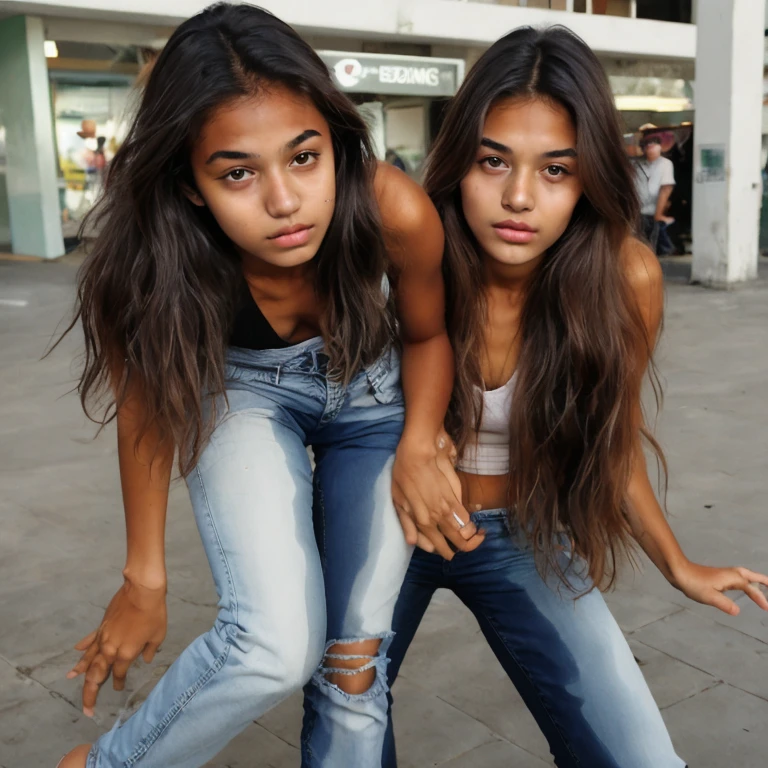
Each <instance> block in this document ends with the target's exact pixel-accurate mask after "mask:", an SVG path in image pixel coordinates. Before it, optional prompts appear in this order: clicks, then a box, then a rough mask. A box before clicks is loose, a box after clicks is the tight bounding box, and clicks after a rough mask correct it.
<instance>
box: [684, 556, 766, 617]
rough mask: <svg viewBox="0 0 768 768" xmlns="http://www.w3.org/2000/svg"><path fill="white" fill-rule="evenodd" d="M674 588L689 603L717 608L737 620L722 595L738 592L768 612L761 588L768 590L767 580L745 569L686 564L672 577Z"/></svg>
mask: <svg viewBox="0 0 768 768" xmlns="http://www.w3.org/2000/svg"><path fill="white" fill-rule="evenodd" d="M674 585H675V586H676V587H677V588H678V589H679V590H680V591H681V592H683V594H685V595H686V596H687V597H690V598H691V600H696V602H699V603H704V604H705V605H711V606H713V607H715V608H719V609H720V610H721V611H723V613H727V614H729V615H730V616H738V615H739V612H740V608H739V606H738V605H736V603H735V602H734V601H733V600H731V599H730V598H729V597H726V596H725V595H724V594H723V592H727V591H729V590H739V591H741V592H744V593H745V594H746V595H747V596H748V597H749V598H751V599H752V600H753V601H754V602H755V603H757V605H758V606H760V608H762V609H763V610H764V611H768V598H766V596H765V594H764V593H763V592H762V590H761V589H760V585H763V586H768V576H764V575H763V574H762V573H756V572H755V571H750V570H749V569H748V568H741V567H736V568H711V567H710V566H707V565H699V564H698V563H686V565H684V566H683V567H682V568H681V569H680V570H678V571H677V572H676V573H675V578H674Z"/></svg>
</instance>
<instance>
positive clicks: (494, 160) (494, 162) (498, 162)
mask: <svg viewBox="0 0 768 768" xmlns="http://www.w3.org/2000/svg"><path fill="white" fill-rule="evenodd" d="M484 162H485V163H486V165H488V167H489V168H501V166H502V165H504V161H503V160H502V159H501V158H500V157H495V156H494V157H486V158H485V161H484Z"/></svg>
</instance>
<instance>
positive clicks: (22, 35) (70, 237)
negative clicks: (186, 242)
mask: <svg viewBox="0 0 768 768" xmlns="http://www.w3.org/2000/svg"><path fill="white" fill-rule="evenodd" d="M207 4H208V3H207V2H205V0H165V2H163V3H158V2H156V0H58V1H57V2H54V1H50V2H48V1H44V0H38V1H37V2H25V1H24V0H0V251H3V250H9V251H10V250H12V251H13V252H16V253H24V254H33V255H38V256H44V257H56V256H59V255H60V254H61V253H62V252H63V251H64V249H65V247H70V246H72V245H73V244H75V243H76V234H77V229H78V225H79V222H80V220H81V219H82V216H83V215H84V213H85V212H87V210H88V209H89V207H90V206H91V205H92V204H93V201H94V199H95V197H96V196H97V195H98V192H99V188H100V184H101V178H102V175H103V171H104V168H105V167H106V165H107V164H108V162H109V160H110V158H111V157H112V155H113V154H114V152H115V151H116V150H117V148H118V147H119V146H120V143H121V141H122V140H123V138H124V136H125V133H126V130H127V125H128V120H129V118H130V111H131V105H132V100H133V99H134V98H135V94H136V89H135V87H134V86H135V83H136V80H137V78H139V77H140V76H141V72H142V70H143V68H144V67H145V66H146V65H147V64H148V63H149V62H151V60H152V59H153V57H154V56H155V55H156V53H157V51H159V50H160V49H161V48H162V46H163V44H164V42H165V41H166V40H167V39H168V37H169V35H170V34H171V32H172V30H173V28H174V26H175V25H176V24H178V23H179V22H180V21H182V20H183V19H185V18H187V17H189V16H191V15H192V14H194V13H196V12H197V11H199V10H200V9H202V8H203V7H205V5H207ZM260 4H261V5H262V6H264V7H266V8H268V9H270V10H272V11H273V12H275V13H276V14H278V15H279V16H280V17H281V18H282V19H284V20H285V21H287V22H288V23H290V24H292V25H293V26H294V27H295V28H296V29H297V30H298V31H299V32H300V33H301V34H303V35H304V36H305V38H306V39H307V40H308V41H309V42H310V44H311V45H313V47H314V48H315V49H316V50H317V51H318V52H319V53H320V55H321V56H322V58H323V59H324V60H325V61H326V63H327V64H328V66H329V68H330V69H331V71H332V72H333V73H334V77H335V78H336V80H337V82H338V84H339V86H340V87H341V88H342V89H343V90H345V91H348V92H349V93H350V95H351V96H352V98H353V99H354V100H355V101H356V102H357V103H358V104H359V105H360V107H361V110H363V111H364V113H365V114H366V116H367V118H368V120H369V123H370V125H371V128H372V131H373V135H374V139H375V142H376V147H377V151H378V153H379V155H380V157H381V158H382V159H383V158H384V157H385V156H387V157H388V159H389V160H390V161H392V162H395V163H396V164H398V165H399V166H400V167H403V168H404V169H405V170H406V171H407V172H408V173H410V174H412V175H413V176H414V177H416V178H418V177H419V173H420V170H421V165H422V162H423V159H424V157H425V155H426V153H427V151H428V149H429V146H430V142H431V141H432V139H433V137H434V136H435V134H436V132H437V130H438V128H439V125H440V120H441V115H442V111H443V108H444V106H445V103H446V101H447V100H448V99H449V98H450V97H451V96H452V95H453V93H455V91H456V89H457V88H458V86H459V84H460V83H461V80H462V78H463V76H464V73H465V71H466V70H467V69H468V68H469V67H471V65H472V64H473V63H474V61H475V60H476V59H477V58H478V56H479V55H480V54H481V53H482V52H483V51H484V50H485V49H486V48H487V47H488V45H490V44H491V43H492V42H493V41H494V40H495V39H496V38H497V37H499V36H500V35H501V34H503V33H505V32H507V31H509V30H511V29H513V28H515V27H518V26H521V25H524V24H532V25H549V24H565V25H566V26H568V27H569V28H571V29H572V30H574V31H575V32H576V33H578V34H579V35H580V36H581V37H583V38H584V39H585V40H586V42H587V43H588V44H589V45H590V46H591V47H592V48H593V49H594V50H595V51H596V52H597V54H598V56H599V57H600V58H601V60H602V62H603V64H604V66H605V69H606V72H607V74H608V76H609V78H610V82H611V86H612V88H613V91H614V94H615V98H616V106H617V108H618V109H619V110H620V112H621V114H622V116H623V120H624V123H625V131H626V136H625V140H626V142H627V151H628V152H629V153H630V154H633V153H634V152H636V151H637V150H636V149H635V146H636V144H637V140H638V138H639V137H640V130H639V129H640V127H641V126H644V125H648V124H651V125H653V126H658V127H660V128H665V129H669V130H670V131H672V132H673V135H674V137H675V146H674V148H673V154H674V155H675V158H674V159H675V162H676V164H677V165H678V167H679V171H678V188H677V190H676V198H677V200H678V203H680V204H681V205H682V206H683V209H684V210H682V215H683V216H684V217H687V220H688V222H689V224H688V228H689V233H690V232H691V231H692V230H693V229H694V227H693V225H692V224H691V221H692V218H693V213H692V211H693V204H692V198H693V194H692V188H693V187H694V186H695V178H696V173H697V170H696V168H697V167H698V166H697V163H699V162H700V160H699V158H698V155H697V153H696V151H694V145H695V141H696V139H695V138H694V137H695V136H696V135H697V134H698V132H697V127H698V125H697V115H698V114H699V113H700V110H701V108H702V107H703V103H702V102H703V101H705V100H707V99H708V98H711V100H712V101H713V102H714V103H715V105H716V106H717V108H718V109H719V110H720V111H721V112H722V111H723V109H727V107H726V105H725V104H724V103H723V101H722V100H723V98H727V99H730V94H731V91H732V90H733V89H734V88H739V87H740V86H738V83H737V82H736V81H737V80H738V78H734V77H733V76H732V74H728V73H732V68H733V67H732V64H733V62H734V61H736V60H737V59H738V57H739V56H741V57H742V59H743V57H744V55H745V50H746V51H747V52H748V51H749V50H751V51H753V52H754V51H755V50H758V48H757V46H759V52H758V53H759V59H760V61H759V62H758V63H757V64H756V65H754V66H755V68H756V69H757V70H758V71H757V73H756V76H755V77H756V78H759V81H760V82H761V83H762V76H763V67H764V64H765V54H764V45H763V41H762V35H763V30H764V29H765V18H764V16H765V13H764V11H765V9H764V7H763V6H764V3H762V2H761V1H760V0H496V2H493V0H464V1H460V0H389V1H388V2H375V0H315V2H312V3H310V2H306V0H280V2H277V0H261V2H260ZM748 6H751V7H752V11H751V12H750V11H749V10H747V11H744V8H745V7H748ZM758 7H759V9H758V10H759V13H757V14H756V13H755V8H758ZM707 8H709V9H710V11H711V12H710V11H708V10H707ZM712 9H714V10H712ZM718 9H719V10H718ZM707 13H709V16H708V15H707ZM713 14H714V15H713ZM718 14H719V15H718ZM758 16H759V22H758V24H757V27H758V29H759V33H760V36H761V40H760V42H759V43H758V44H754V43H753V44H752V45H751V46H750V45H741V46H739V45H735V41H736V39H737V37H739V36H740V35H741V37H742V38H743V37H744V34H745V33H746V31H747V30H750V31H751V39H754V38H755V20H756V19H757V18H758ZM702 19H706V20H707V23H708V24H711V25H712V29H713V30H716V31H717V32H718V34H719V35H720V42H719V43H718V44H717V45H716V46H715V47H713V48H711V49H709V50H708V51H707V52H706V54H707V55H708V56H709V57H714V58H716V59H717V60H718V61H719V62H721V69H722V70H723V72H722V73H721V77H722V79H723V83H722V84H721V85H722V87H721V88H720V90H718V87H716V86H712V87H710V85H709V84H704V85H703V86H702V83H701V82H699V87H698V88H696V87H695V85H696V84H695V73H696V60H697V37H701V34H702V31H701V30H698V32H699V34H698V35H697V26H699V27H701V23H699V24H698V25H697V22H701V21H702ZM729 25H730V26H729ZM713 39H714V38H713ZM729 40H731V41H733V42H734V44H733V45H731V43H729V42H728V41H729ZM740 48H742V49H744V50H741V51H740ZM699 55H700V56H701V55H702V53H701V51H700V54H699ZM753 58H754V57H753ZM742 65H744V64H743V62H742ZM715 76H717V75H715ZM756 82H757V79H755V78H753V79H752V81H750V83H751V85H750V84H747V85H745V86H744V88H745V89H747V90H748V89H749V88H751V89H752V90H751V91H750V96H749V97H748V98H746V99H743V100H744V101H750V99H751V100H755V99H756V102H755V104H754V105H753V108H752V109H751V111H750V113H749V114H750V115H751V116H750V117H748V118H743V119H745V120H746V121H747V123H748V124H749V125H747V130H749V129H750V125H751V124H752V123H755V121H757V122H758V123H760V122H762V125H760V126H759V127H755V126H751V127H752V128H753V129H754V130H752V132H751V133H750V136H752V137H753V138H754V137H755V136H759V135H762V136H763V141H762V146H761V145H760V144H759V141H758V143H757V144H755V142H754V141H752V140H751V139H750V140H748V141H747V142H746V143H747V145H748V146H749V147H751V152H752V154H751V156H750V157H751V159H750V160H749V161H745V162H751V163H753V164H754V166H755V169H754V174H755V177H756V178H757V179H758V182H759V181H760V170H761V168H762V167H763V166H765V160H766V157H765V155H766V150H765V149H764V148H763V147H765V146H768V138H767V137H766V135H768V121H767V120H766V119H765V118H761V115H762V113H761V110H762V109H763V107H762V101H761V100H760V93H758V94H757V96H756V97H755V96H754V93H753V91H754V89H755V85H754V83H756ZM723 89H725V90H723ZM745 93H746V90H745ZM729 103H730V102H729ZM713 109H714V107H713ZM731 112H732V108H731ZM745 114H746V113H745ZM742 123H743V121H742ZM742 127H744V126H743V124H742ZM717 131H718V132H719V134H722V136H720V135H719V134H718V136H716V137H715V139H717V141H712V142H710V144H713V145H717V146H720V145H721V144H722V145H723V146H725V147H728V146H729V142H730V141H731V140H732V137H731V131H732V126H731V124H730V123H729V124H728V125H724V126H721V127H719V128H717ZM696 146H697V145H696ZM760 151H762V153H763V154H762V156H760V157H756V156H755V155H756V153H759V152H760ZM725 156H726V157H727V158H728V159H729V160H730V157H731V154H730V153H729V152H726V154H725ZM708 157H711V155H708ZM699 172H700V171H699ZM713 181H715V180H714V179H713ZM750 184H751V182H750ZM759 197H760V190H759V189H758V191H757V199H758V210H759ZM711 281H712V282H717V281H718V280H717V277H715V278H713V279H712V280H711Z"/></svg>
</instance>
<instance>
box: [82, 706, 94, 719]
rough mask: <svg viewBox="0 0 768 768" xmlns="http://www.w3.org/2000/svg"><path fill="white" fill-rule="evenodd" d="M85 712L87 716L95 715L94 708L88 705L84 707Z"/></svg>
mask: <svg viewBox="0 0 768 768" xmlns="http://www.w3.org/2000/svg"><path fill="white" fill-rule="evenodd" d="M83 714H84V715H85V716H86V717H93V710H92V709H89V708H88V707H83Z"/></svg>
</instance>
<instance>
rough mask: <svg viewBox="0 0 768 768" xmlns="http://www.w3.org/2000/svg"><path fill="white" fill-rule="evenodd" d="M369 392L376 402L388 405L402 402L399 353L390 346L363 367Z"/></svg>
mask: <svg viewBox="0 0 768 768" xmlns="http://www.w3.org/2000/svg"><path fill="white" fill-rule="evenodd" d="M365 375H366V378H367V379H368V384H369V386H370V390H371V394H372V395H373V397H374V399H375V400H376V402H377V403H380V404H381V405H389V404H391V403H401V402H403V386H402V382H401V380H400V354H399V353H398V351H397V349H395V348H394V347H390V348H389V349H388V350H387V351H385V352H384V354H383V355H381V357H379V358H378V360H376V361H375V362H373V363H372V364H371V365H369V366H368V367H367V368H366V369H365Z"/></svg>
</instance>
